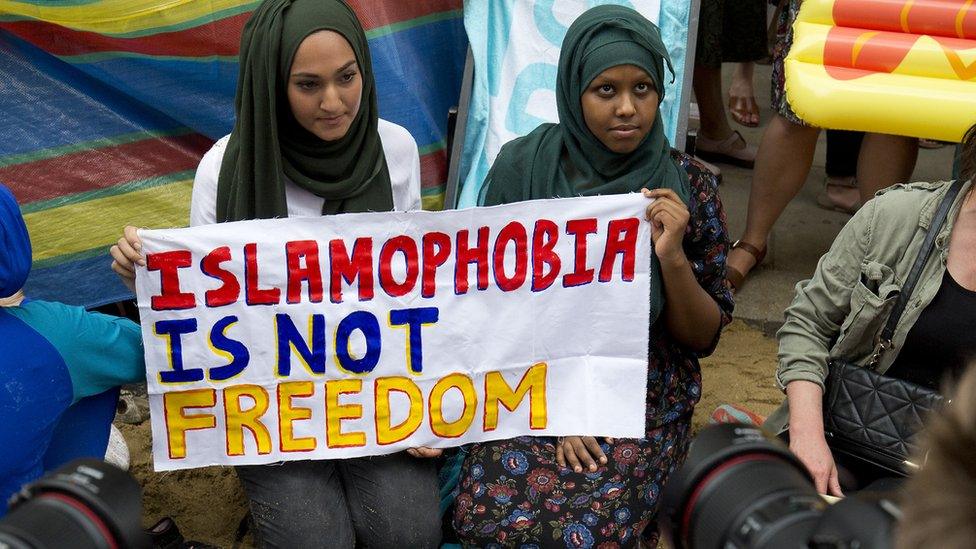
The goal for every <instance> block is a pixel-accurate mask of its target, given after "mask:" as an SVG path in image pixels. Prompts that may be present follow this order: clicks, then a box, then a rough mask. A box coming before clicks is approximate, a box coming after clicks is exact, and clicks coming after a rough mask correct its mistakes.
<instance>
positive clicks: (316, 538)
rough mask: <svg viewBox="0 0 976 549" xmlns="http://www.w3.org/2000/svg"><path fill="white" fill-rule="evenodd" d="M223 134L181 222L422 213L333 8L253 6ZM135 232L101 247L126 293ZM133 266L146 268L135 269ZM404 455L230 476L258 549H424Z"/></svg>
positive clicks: (365, 61)
mask: <svg viewBox="0 0 976 549" xmlns="http://www.w3.org/2000/svg"><path fill="white" fill-rule="evenodd" d="M235 115H236V118H235V123H234V129H233V131H232V132H231V134H230V135H229V136H227V137H224V138H223V139H221V140H219V141H217V143H216V144H214V146H213V148H212V149H211V150H210V151H209V152H208V153H207V154H206V155H204V157H203V159H202V160H201V162H200V166H199V167H198V168H197V173H196V178H195V179H194V183H193V198H192V202H191V205H190V224H191V225H205V224H210V223H218V222H224V221H236V220H246V219H258V218H271V217H285V216H314V215H325V214H333V213H342V212H364V211H386V210H400V211H404V210H412V209H419V208H420V158H419V155H418V152H417V145H416V143H415V142H414V140H413V138H412V137H411V136H410V134H409V133H408V132H407V131H406V130H405V129H404V128H402V127H400V126H397V125H396V124H392V123H390V122H387V121H385V120H381V119H379V117H378V115H377V106H376V89H375V83H374V81H373V72H372V64H371V60H370V54H369V48H368V45H367V42H366V35H365V33H364V32H363V28H362V26H361V25H360V23H359V21H358V20H357V18H356V15H355V13H354V12H353V11H352V9H350V8H349V6H348V5H346V4H345V3H344V2H343V1H341V0H265V1H264V2H262V3H261V4H260V5H259V6H258V7H257V9H256V10H255V11H254V13H253V14H252V16H251V18H250V19H249V20H248V22H247V24H246V25H245V27H244V31H243V35H242V37H241V49H240V73H239V76H238V82H237V95H236V99H235ZM140 248H141V245H140V243H139V240H138V237H137V236H136V232H135V227H126V229H125V236H124V237H123V238H122V239H120V240H119V243H118V244H117V245H116V246H113V248H112V256H113V258H114V260H115V261H114V263H113V269H114V270H115V271H116V272H117V273H119V274H120V275H121V276H122V278H123V281H126V282H127V283H129V284H130V287H131V283H132V281H133V280H134V278H135V275H134V263H135V262H143V261H144V259H143V258H142V256H141V254H140V252H139V249H140ZM143 264H144V263H143ZM410 453H411V454H413V455H407V453H399V454H393V455H388V456H377V457H367V458H353V459H343V460H334V461H289V462H285V463H282V464H278V465H273V466H272V465H258V466H245V467H238V468H237V473H238V476H239V477H240V478H241V480H242V482H243V484H244V489H245V492H246V493H247V496H248V498H249V500H250V507H251V514H252V516H253V518H254V523H255V525H256V527H257V532H256V534H257V535H256V538H257V539H258V540H259V543H260V544H261V545H263V546H269V547H308V546H317V547H318V546H328V547H353V546H366V547H436V546H437V545H438V544H439V542H440V528H441V525H440V519H439V516H440V514H439V497H438V486H437V476H436V471H435V469H434V464H433V462H432V461H431V460H427V459H418V458H417V457H414V456H419V455H420V454H421V453H423V454H424V455H427V454H428V453H434V452H431V451H429V450H427V449H414V450H411V451H410Z"/></svg>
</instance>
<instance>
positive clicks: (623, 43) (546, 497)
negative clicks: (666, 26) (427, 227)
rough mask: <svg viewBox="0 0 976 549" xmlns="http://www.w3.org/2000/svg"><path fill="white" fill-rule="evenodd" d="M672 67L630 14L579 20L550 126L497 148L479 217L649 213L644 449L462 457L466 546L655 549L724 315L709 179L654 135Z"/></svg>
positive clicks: (528, 444)
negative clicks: (543, 206)
mask: <svg viewBox="0 0 976 549" xmlns="http://www.w3.org/2000/svg"><path fill="white" fill-rule="evenodd" d="M670 67H671V63H670V59H669V57H668V53H667V50H666V49H665V47H664V44H663V43H662V41H661V37H660V34H659V32H658V29H657V27H655V26H654V25H653V24H652V23H651V22H650V21H648V20H647V19H645V18H644V17H642V16H640V15H639V14H638V13H637V12H635V11H634V10H632V9H629V8H624V7H620V6H600V7H596V8H593V9H591V10H589V11H587V12H586V13H584V14H583V15H581V16H580V17H579V18H578V19H577V20H576V21H575V22H574V23H573V24H572V26H570V28H569V31H568V32H567V34H566V38H565V39H564V41H563V45H562V50H561V52H560V57H559V68H558V76H557V81H556V106H557V110H558V113H559V121H560V122H559V123H558V124H544V125H542V126H540V127H539V128H537V129H535V130H534V131H533V132H531V133H530V134H528V135H527V136H525V137H522V138H519V139H516V140H514V141H512V142H510V143H508V144H506V145H505V146H504V147H502V149H501V151H500V152H499V154H498V158H497V159H496V160H495V163H494V165H493V166H492V168H491V170H490V171H489V173H488V178H487V181H486V182H485V185H484V187H483V189H482V194H481V204H482V205H494V204H503V203H509V202H517V201H520V200H530V199H536V198H556V197H573V196H592V195H602V194H619V193H629V192H638V191H642V192H643V193H644V195H645V196H647V197H649V198H653V199H654V201H653V202H651V203H650V205H649V206H648V208H647V219H648V221H649V222H650V223H651V224H652V231H651V232H652V240H653V242H654V255H653V256H652V267H653V269H654V270H655V271H656V273H657V276H654V277H652V280H653V281H654V282H652V284H651V296H650V298H651V304H652V306H651V333H650V342H651V344H650V349H649V352H648V379H647V410H646V429H647V435H646V437H645V438H643V439H639V440H632V439H603V440H597V439H594V438H593V437H564V438H561V439H553V438H546V437H519V438H517V439H512V440H503V441H496V442H489V443H484V444H474V445H472V446H471V447H470V448H469V451H468V454H467V456H466V457H465V461H464V465H463V466H462V470H461V480H460V487H459V494H458V496H457V499H456V502H455V512H454V526H455V528H456V530H457V531H458V534H459V536H460V538H461V540H462V542H463V543H465V544H467V545H476V546H485V545H489V544H501V545H503V546H519V545H522V544H537V545H540V546H560V547H561V546H567V547H597V546H604V545H602V544H604V543H605V544H606V545H605V546H607V547H618V546H634V545H636V544H637V542H638V540H639V539H640V537H641V536H642V535H643V536H644V537H645V538H651V539H653V538H655V537H656V528H655V527H654V526H653V521H654V518H655V513H656V510H657V498H658V494H659V492H660V490H661V488H662V487H663V485H664V483H665V481H666V480H667V478H668V476H669V475H670V473H671V472H672V471H673V470H674V468H675V467H676V466H677V465H678V464H680V462H681V461H682V459H683V458H684V456H685V453H686V450H687V446H688V442H689V439H690V428H691V414H692V411H693V409H694V406H695V404H696V403H697V402H698V400H699V398H700V396H701V373H700V369H699V365H698V357H700V356H703V355H705V354H707V353H708V352H710V351H711V349H713V348H714V346H715V344H716V343H717V341H718V335H719V332H720V330H721V327H722V326H723V325H724V324H726V323H728V322H729V321H730V319H731V313H732V297H731V294H730V293H729V290H728V288H727V286H726V284H725V280H724V277H725V254H726V251H727V249H728V239H727V236H726V228H725V215H724V213H723V211H722V205H721V202H720V201H719V198H718V194H717V190H716V180H715V177H714V176H713V175H712V174H711V173H710V172H708V171H706V170H705V169H704V168H703V167H702V166H701V165H700V164H698V163H696V162H695V161H693V160H692V159H691V158H690V157H688V156H687V155H684V154H682V153H679V152H677V151H674V150H672V149H671V147H670V145H669V143H668V141H667V138H666V137H665V135H664V130H663V125H662V122H661V119H660V111H659V104H660V101H661V100H662V99H663V97H664V79H665V76H666V73H665V71H666V70H667V69H670ZM566 321H567V322H572V320H571V319H566ZM617 329H627V327H626V326H620V327H618V328H617ZM632 382H634V383H639V382H643V380H632ZM649 525H652V526H649ZM655 543H656V541H652V542H651V544H650V545H649V546H651V547H653V546H654V544H655Z"/></svg>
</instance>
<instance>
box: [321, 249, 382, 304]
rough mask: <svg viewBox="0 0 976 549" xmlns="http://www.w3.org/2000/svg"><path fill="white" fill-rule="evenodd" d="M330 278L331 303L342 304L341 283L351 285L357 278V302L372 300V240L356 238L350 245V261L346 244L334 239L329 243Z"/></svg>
mask: <svg viewBox="0 0 976 549" xmlns="http://www.w3.org/2000/svg"><path fill="white" fill-rule="evenodd" d="M329 258H330V261H331V264H332V269H331V271H332V277H331V281H330V284H329V296H330V299H331V300H332V302H333V303H342V281H343V280H345V281H346V284H352V282H353V281H354V280H356V278H357V277H359V301H369V300H370V299H373V239H372V238H369V237H362V238H357V239H356V242H355V243H354V244H353V245H352V259H350V258H349V252H348V251H347V250H346V243H345V242H343V241H342V239H339V238H336V239H334V240H332V241H331V242H329Z"/></svg>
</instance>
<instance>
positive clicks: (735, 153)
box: [694, 65, 756, 168]
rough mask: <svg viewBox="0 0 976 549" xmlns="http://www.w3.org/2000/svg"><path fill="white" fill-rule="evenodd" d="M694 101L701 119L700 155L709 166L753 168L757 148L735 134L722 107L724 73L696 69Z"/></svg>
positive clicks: (698, 144) (705, 68)
mask: <svg viewBox="0 0 976 549" xmlns="http://www.w3.org/2000/svg"><path fill="white" fill-rule="evenodd" d="M694 87H695V98H696V99H697V100H698V110H699V113H700V115H701V127H700V128H699V131H698V141H697V151H698V152H697V154H698V155H699V156H701V157H702V158H704V159H705V160H708V161H710V162H729V163H732V164H735V165H738V166H741V167H744V168H752V166H753V162H754V160H755V157H756V148H755V147H752V146H749V144H748V143H746V141H745V139H743V138H742V136H741V135H739V134H738V133H736V132H734V131H733V130H732V127H731V126H730V125H729V119H728V117H727V116H726V114H725V105H724V104H723V103H722V69H721V67H718V68H710V67H705V66H702V65H695V79H694Z"/></svg>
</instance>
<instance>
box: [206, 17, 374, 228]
mask: <svg viewBox="0 0 976 549" xmlns="http://www.w3.org/2000/svg"><path fill="white" fill-rule="evenodd" d="M320 30H331V31H335V32H337V33H339V34H341V35H342V36H344V37H345V38H346V40H347V41H348V42H349V45H350V46H351V47H352V50H353V52H354V53H355V54H356V61H357V62H358V64H359V70H360V73H361V75H362V79H363V92H362V93H363V95H362V99H361V101H360V106H359V112H358V113H357V114H356V117H355V119H354V120H353V122H352V125H351V126H350V128H349V132H348V133H347V134H346V135H345V136H344V137H342V138H341V139H339V140H337V141H330V142H326V141H322V140H321V139H319V138H318V137H316V136H315V135H313V134H312V133H310V132H309V131H307V130H306V129H305V128H303V127H301V125H300V124H299V123H298V121H297V120H295V117H294V116H293V115H292V113H291V108H290V107H289V105H288V98H287V95H286V86H287V83H288V75H289V72H290V70H291V63H292V60H293V59H294V57H295V52H296V50H298V46H299V44H301V43H302V41H303V40H304V39H305V38H306V37H308V35H310V34H312V33H313V32H316V31H320ZM234 108H235V115H236V120H235V123H234V130H233V131H232V132H231V135H230V141H229V142H228V143H227V150H226V151H225V152H224V158H223V163H222V164H221V166H220V176H219V178H218V180H217V181H218V182H217V221H237V220H243V219H258V218H269V217H286V216H287V215H288V208H287V204H286V201H285V178H286V177H287V178H288V179H290V180H291V181H292V182H293V183H295V184H296V185H298V186H299V187H302V188H303V189H306V190H308V191H309V192H311V193H313V194H315V195H317V196H320V197H322V198H324V199H325V205H324V206H323V208H322V213H323V214H332V213H341V212H364V211H387V210H392V209H393V190H392V188H391V187H390V173H389V169H388V168H387V165H386V158H385V157H384V156H383V146H382V143H381V142H380V136H379V133H377V125H378V120H379V117H378V114H377V112H378V111H377V108H376V85H375V83H374V81H373V66H372V61H371V60H370V55H369V47H368V45H367V43H366V34H365V33H364V32H363V28H362V25H360V23H359V20H358V19H357V18H356V14H355V13H354V12H353V11H352V9H351V8H349V6H348V5H346V4H345V3H344V2H342V1H341V0H265V1H264V2H262V3H261V5H259V6H258V8H257V9H256V10H255V11H254V13H253V14H252V15H251V18H250V19H249V20H248V22H247V24H246V25H245V26H244V32H243V35H242V37H241V51H240V73H239V76H238V80H237V97H236V100H235V103H234Z"/></svg>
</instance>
